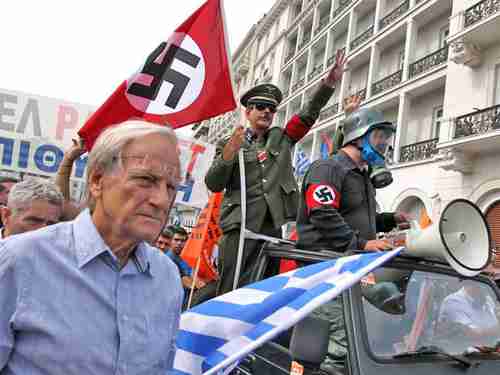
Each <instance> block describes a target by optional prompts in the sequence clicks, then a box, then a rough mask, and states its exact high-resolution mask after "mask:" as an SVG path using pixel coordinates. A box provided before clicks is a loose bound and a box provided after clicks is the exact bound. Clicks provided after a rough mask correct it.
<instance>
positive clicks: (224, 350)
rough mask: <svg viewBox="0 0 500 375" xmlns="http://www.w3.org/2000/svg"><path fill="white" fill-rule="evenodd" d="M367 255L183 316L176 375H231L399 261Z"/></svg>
mask: <svg viewBox="0 0 500 375" xmlns="http://www.w3.org/2000/svg"><path fill="white" fill-rule="evenodd" d="M401 250H403V248H398V249H395V250H392V251H389V252H377V253H366V254H361V255H354V256H349V257H342V258H338V259H336V260H330V261H325V262H321V263H316V264H312V265H310V266H307V267H304V268H300V269H297V270H293V271H290V272H287V273H285V274H281V275H278V276H274V277H272V278H269V279H265V280H262V281H259V282H257V283H254V284H250V285H247V286H245V287H243V288H240V289H236V290H234V291H232V292H230V293H226V294H224V295H222V296H219V297H217V298H214V299H212V300H210V301H207V302H205V303H203V304H201V305H198V306H196V307H194V308H192V309H190V310H188V311H186V312H185V313H183V314H182V317H181V322H180V330H179V333H178V336H177V342H176V344H177V351H176V355H175V359H174V370H173V371H172V374H175V375H187V374H189V375H202V374H203V375H210V374H227V373H229V371H231V370H232V369H233V368H234V367H235V366H236V364H237V363H238V361H239V360H240V359H242V358H243V357H245V356H246V355H247V354H248V353H250V352H251V351H253V350H255V349H256V348H258V347H259V346H261V345H263V344H264V343H265V342H267V341H269V340H271V339H272V338H274V337H276V336H277V335H279V334H280V333H281V332H283V331H286V330H287V329H289V328H290V327H292V326H294V325H295V324H296V323H297V322H299V321H300V320H302V319H303V318H304V317H306V316H307V315H309V314H310V313H311V312H312V311H313V310H314V309H316V308H317V307H319V306H321V305H322V304H324V303H326V302H328V301H330V300H332V299H333V298H335V297H337V296H338V295H339V294H341V293H342V292H343V291H344V290H346V289H349V288H350V287H351V286H353V285H354V284H356V283H357V282H359V281H360V280H361V278H363V276H365V275H366V274H368V273H370V272H371V271H373V270H374V269H375V268H377V267H379V266H381V265H382V264H384V263H385V262H387V261H388V260H390V259H391V258H393V257H395V256H396V255H398V254H399V253H400V252H401Z"/></svg>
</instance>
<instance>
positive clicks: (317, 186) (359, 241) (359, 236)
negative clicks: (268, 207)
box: [297, 151, 396, 252]
mask: <svg viewBox="0 0 500 375" xmlns="http://www.w3.org/2000/svg"><path fill="white" fill-rule="evenodd" d="M395 225H396V224H395V221H394V214H392V213H383V214H377V209H376V201H375V188H374V187H373V185H372V183H371V181H370V178H369V175H368V172H367V171H361V170H359V169H358V168H357V166H356V164H355V163H354V161H353V160H352V159H351V158H350V157H349V156H348V155H347V154H345V153H344V152H343V151H340V152H339V153H337V154H336V155H334V156H333V157H331V158H329V159H327V160H317V161H316V162H314V163H313V164H312V165H311V168H310V169H309V171H308V172H307V173H306V175H305V176H304V180H303V185H302V194H301V200H300V206H299V213H298V217H297V232H298V236H299V241H298V246H299V247H301V248H304V249H331V250H334V251H338V252H344V251H346V250H354V249H358V250H362V249H364V247H365V245H366V242H367V241H368V240H373V239H375V238H376V234H377V232H386V231H389V230H391V229H392V228H394V226H395Z"/></svg>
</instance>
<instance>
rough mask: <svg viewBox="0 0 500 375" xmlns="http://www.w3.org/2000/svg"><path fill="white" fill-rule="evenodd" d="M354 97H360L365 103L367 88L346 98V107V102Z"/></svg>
mask: <svg viewBox="0 0 500 375" xmlns="http://www.w3.org/2000/svg"><path fill="white" fill-rule="evenodd" d="M352 96H359V98H360V99H361V101H364V100H365V99H366V88H364V89H361V90H359V91H357V92H355V93H354V94H351V95H349V96H347V97H346V98H344V105H345V102H346V100H347V99H349V97H352Z"/></svg>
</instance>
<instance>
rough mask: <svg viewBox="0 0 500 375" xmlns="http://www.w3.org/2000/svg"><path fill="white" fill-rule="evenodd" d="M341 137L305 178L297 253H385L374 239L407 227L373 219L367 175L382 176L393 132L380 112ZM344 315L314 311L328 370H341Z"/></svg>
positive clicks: (356, 115)
mask: <svg viewBox="0 0 500 375" xmlns="http://www.w3.org/2000/svg"><path fill="white" fill-rule="evenodd" d="M343 131H344V139H343V142H342V144H341V146H342V148H341V149H340V150H339V151H338V153H336V154H335V155H334V156H332V157H330V158H328V159H326V160H317V161H315V162H314V163H313V164H312V165H311V167H310V169H309V171H307V173H306V175H305V176H304V180H303V185H302V196H301V201H300V205H299V213H298V216H297V233H298V247H299V248H301V249H308V250H320V249H326V250H333V251H336V252H345V251H348V250H366V251H379V250H388V249H390V248H392V246H391V244H390V243H389V242H388V241H387V240H378V239H376V235H377V233H378V232H388V231H390V230H392V229H393V228H394V227H395V226H396V225H397V224H399V223H406V222H407V220H408V216H407V215H406V214H404V213H381V214H377V212H376V201H375V188H376V187H382V186H378V185H377V181H380V174H378V176H377V178H376V179H374V178H373V174H370V171H371V170H372V169H374V168H377V169H378V170H384V166H385V156H384V155H385V153H386V150H387V149H388V147H389V146H390V145H391V138H392V136H393V134H394V132H395V128H394V126H393V125H392V124H391V123H390V122H387V121H384V119H383V117H382V114H381V113H379V112H378V111H375V110H371V109H358V110H357V111H355V112H353V113H351V114H350V115H348V117H347V119H346V120H345V121H344V124H343ZM387 173H390V172H388V171H387ZM370 176H372V178H370ZM386 180H389V181H391V182H392V178H391V177H390V176H389V178H388V179H386ZM374 185H375V186H374ZM383 186H386V184H384V185H383ZM390 286H391V285H389V284H387V283H386V284H380V285H377V286H376V289H374V290H373V293H372V294H375V295H376V294H380V293H385V294H387V293H386V292H387V290H386V289H387V287H390ZM342 311H343V307H342V301H341V297H338V298H336V299H335V300H333V301H331V302H329V303H327V304H325V305H323V306H322V307H320V308H319V309H317V310H316V311H315V314H316V315H318V316H320V317H321V318H323V319H325V318H326V319H328V320H329V321H330V323H331V326H330V345H329V348H328V356H327V363H328V364H327V366H332V365H333V366H335V367H341V368H343V367H345V360H346V356H347V339H346V333H345V328H344V320H343V319H344V318H343V312H342ZM324 365H325V364H323V366H324Z"/></svg>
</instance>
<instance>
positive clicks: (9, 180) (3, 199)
mask: <svg viewBox="0 0 500 375" xmlns="http://www.w3.org/2000/svg"><path fill="white" fill-rule="evenodd" d="M18 182H19V181H18V180H17V179H15V178H13V177H0V206H6V205H7V197H8V196H9V192H10V189H12V186H14V185H15V184H17V183H18Z"/></svg>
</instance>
